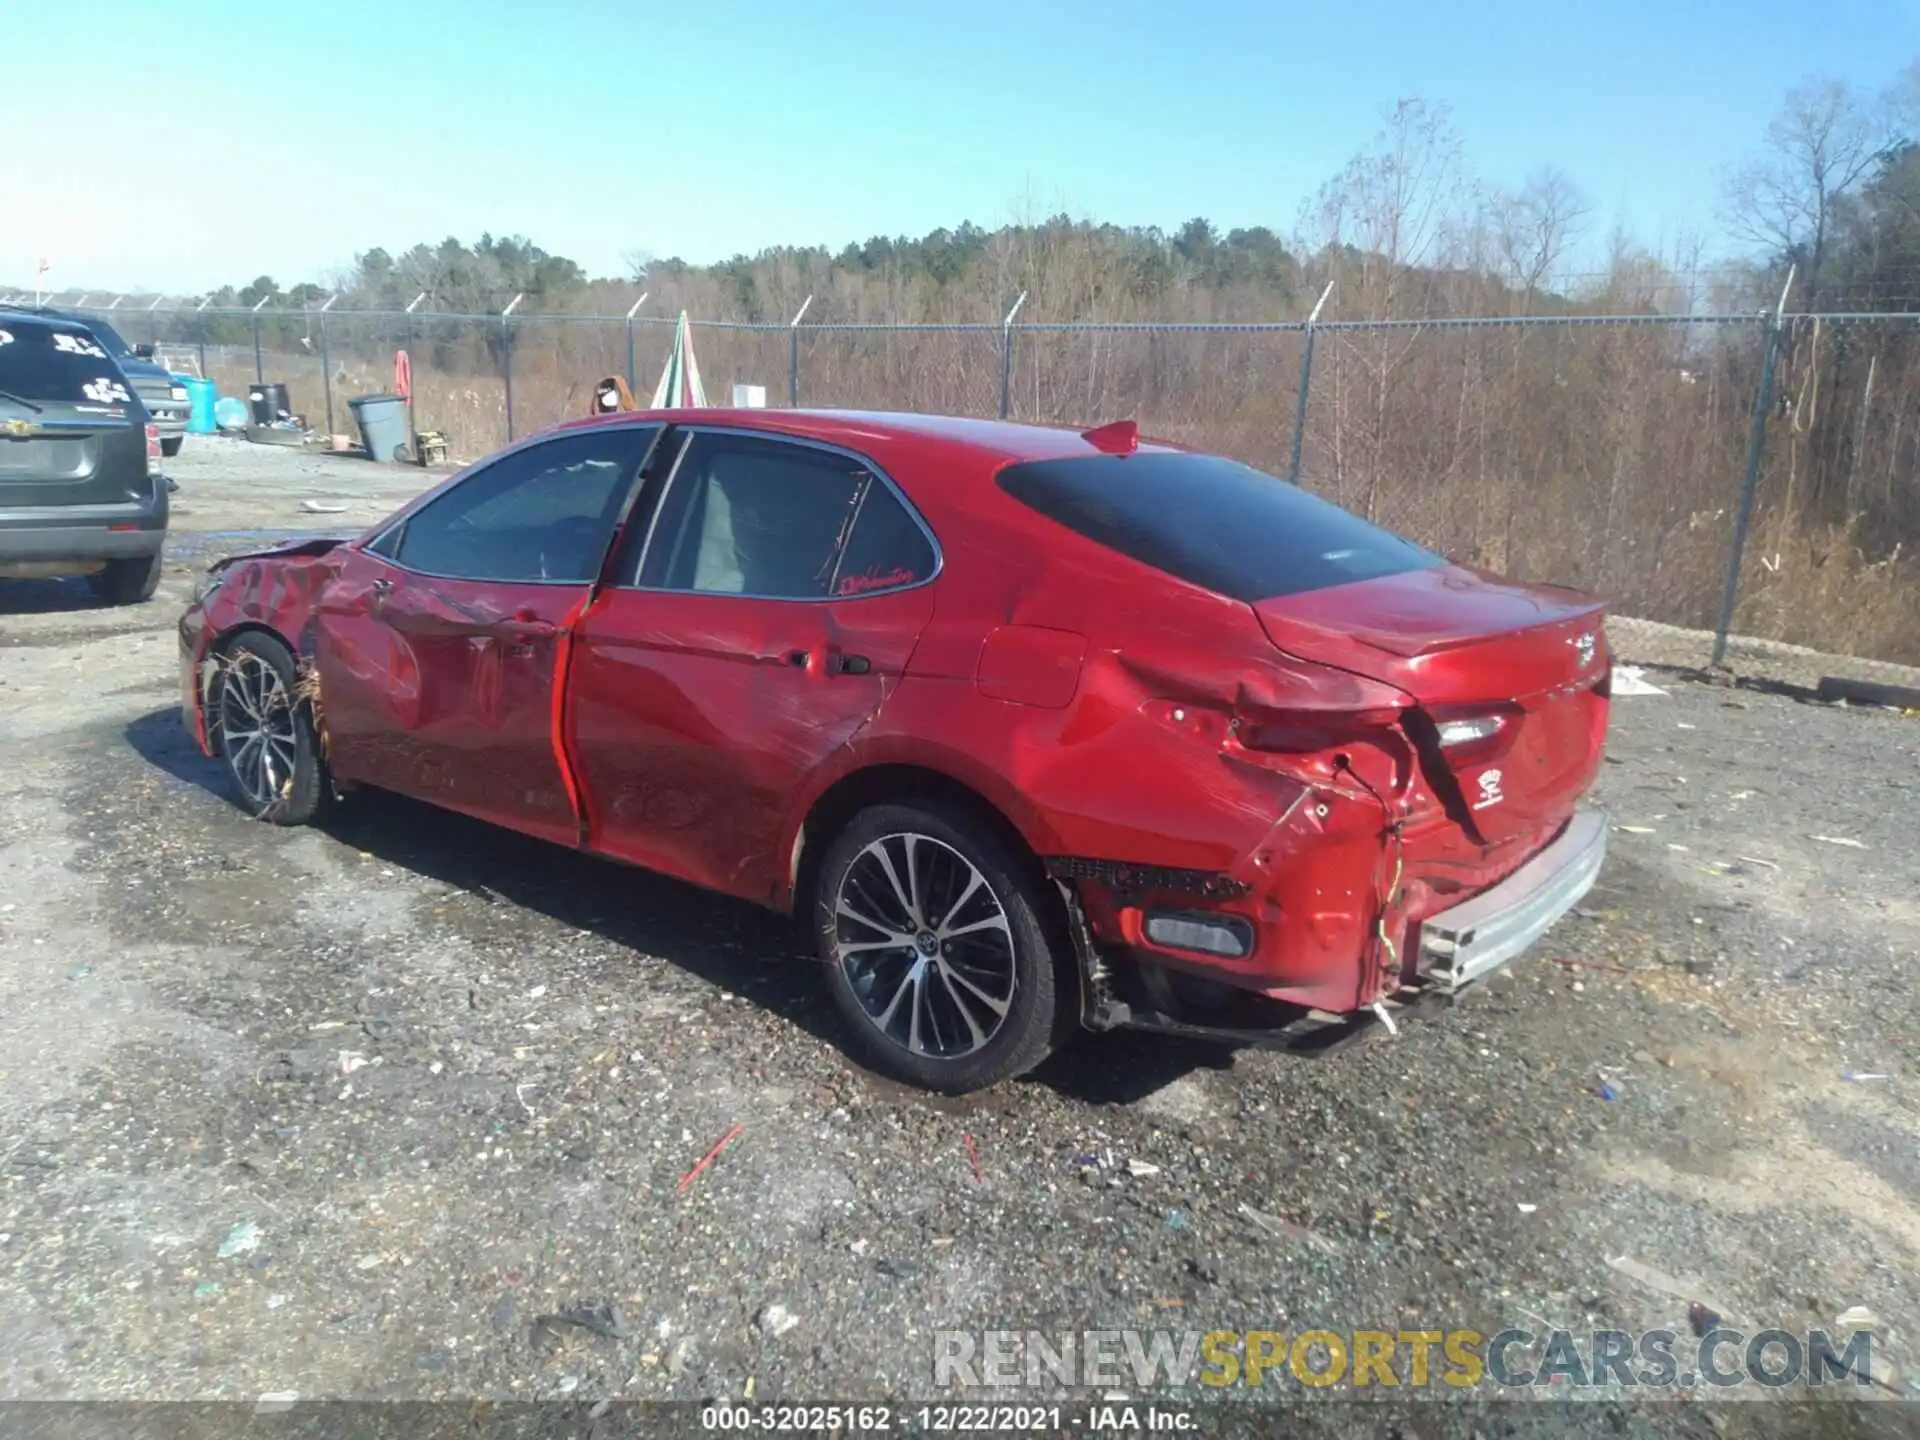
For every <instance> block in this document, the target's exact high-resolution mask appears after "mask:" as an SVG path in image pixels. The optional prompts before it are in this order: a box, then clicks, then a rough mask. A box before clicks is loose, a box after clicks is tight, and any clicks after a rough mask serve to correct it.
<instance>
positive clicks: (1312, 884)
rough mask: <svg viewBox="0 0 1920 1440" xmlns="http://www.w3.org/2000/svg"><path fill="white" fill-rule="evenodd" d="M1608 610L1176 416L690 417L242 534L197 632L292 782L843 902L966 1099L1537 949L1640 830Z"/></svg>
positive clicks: (244, 725) (630, 421) (309, 790)
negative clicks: (1600, 782) (1084, 1041)
mask: <svg viewBox="0 0 1920 1440" xmlns="http://www.w3.org/2000/svg"><path fill="white" fill-rule="evenodd" d="M1601 620H1602V607H1601V606H1600V604H1599V603H1598V602H1596V601H1594V600H1591V599H1589V598H1587V597H1584V596H1581V595H1578V594H1575V593H1573V592H1571V591H1567V590H1563V589H1559V588H1554V587H1548V586H1540V585H1522V584H1515V583H1511V582H1507V581H1503V580H1500V579H1497V578H1494V577H1492V576H1488V575H1484V574H1481V573H1479V572H1476V571H1471V570H1467V569H1464V568H1461V567H1459V566H1457V565H1453V564H1449V563H1447V562H1446V561H1444V560H1442V559H1441V558H1439V557H1438V556H1435V555H1432V554H1429V553H1427V552H1426V551H1424V550H1422V549H1420V548H1419V547H1417V546H1415V545H1412V544H1410V543H1408V542H1407V541H1405V540H1402V539H1400V538H1398V537H1396V536H1394V535H1392V534H1389V533H1387V532H1385V531H1383V530H1381V529H1379V528H1377V527H1376V526H1374V525H1371V524H1368V523H1366V522H1365V521H1362V520H1360V519H1358V518H1356V517H1355V516H1353V515H1351V514H1349V513H1347V512H1346V511H1344V510H1341V509H1339V508H1338V507H1336V506H1333V505H1331V504H1328V503H1327V502H1325V501H1323V500H1320V499H1318V498H1316V497H1314V496H1313V495H1311V494H1308V493H1307V492H1305V491H1303V490H1301V489H1298V488H1296V487H1295V486H1293V485H1290V484H1287V483H1285V482H1283V481H1281V480H1277V479H1274V478H1272V477H1270V476H1268V475H1265V474H1262V473H1260V472H1258V471H1256V470H1252V469H1249V468H1248V467H1247V466H1244V465H1241V464H1239V463H1237V462H1235V461H1232V460H1227V459H1223V458H1220V457H1218V456H1214V455H1207V454H1201V453H1196V452H1194V451H1190V450H1186V449H1182V448H1180V447H1177V446H1174V445H1169V444H1161V443H1151V442H1147V441H1144V440H1142V439H1140V437H1139V436H1138V434H1137V432H1136V430H1135V428H1134V426H1133V425H1132V424H1131V423H1130V422H1122V423H1119V424H1115V425H1108V426H1104V427H1102V428H1100V429H1096V430H1089V431H1085V432H1074V431H1071V430H1054V429H1045V428H1038V427H1032V426H1024V425H1013V424H1004V423H994V422H988V421H978V420H961V419H946V418H936V417H928V416H917V415H892V414H885V415H883V414H857V413H836V412H814V411H808V412H779V411H766V410H748V411H725V410H690V411H660V412H650V413H638V414H634V413H628V414H621V415H615V416H609V417H597V418H594V419H591V420H586V421H581V422H578V423H574V424H570V425H566V426H563V427H561V428H558V429H555V430H551V431H547V432H545V433H542V434H540V435H537V436H534V437H532V438H530V439H527V440H525V441H523V442H521V443H519V444H517V445H514V446H512V447H510V448H508V449H506V450H504V451H501V452H500V453H498V454H496V455H493V456H491V457H489V458H488V459H486V460H484V461H481V462H480V463H478V464H476V465H473V466H471V467H469V468H467V469H466V470H464V471H463V472H461V473H460V474H458V475H455V476H454V477H452V478H451V479H449V480H448V481H447V482H446V483H444V484H442V485H440V486H439V487H437V488H436V489H434V490H432V491H430V492H429V493H427V494H425V495H423V496H422V497H420V498H419V499H417V500H415V501H414V502H413V503H411V504H410V505H408V506H406V507H405V508H404V509H402V510H401V511H400V512H399V513H398V514H396V515H394V516H393V517H392V518H391V519H389V520H387V521H386V522H384V523H383V524H381V525H379V526H377V527H375V528H374V529H373V530H371V531H370V532H368V533H367V534H366V535H364V536H362V537H360V538H358V539H354V540H349V541H344V542H343V541H334V540H327V541H307V542H303V543H294V544H289V545H287V546H283V547H281V548H279V549H277V550H272V551H267V552H264V553H258V554H251V555H243V556H237V557H234V558H230V559H227V560H223V561H221V562H220V563H218V564H217V565H215V566H214V567H213V568H212V570H211V572H210V574H209V576H208V578H207V580H206V582H205V583H204V588H203V590H202V593H201V594H200V595H199V597H198V598H197V599H196V600H195V602H194V603H193V605H192V606H191V607H190V608H189V609H188V611H187V613H186V615H185V616H184V617H183V619H182V620H181V623H180V647H181V660H182V679H183V689H184V699H185V716H186V723H187V725H188V727H189V729H190V730H191V731H192V733H193V736H194V738H195V740H196V741H197V742H198V743H199V744H200V746H201V747H202V749H203V750H205V751H206V753H207V754H209V755H214V756H223V757H224V758H225V760H226V763H227V765H228V766H229V767H230V769H231V771H232V774H233V778H234V780H235V782H236V783H237V784H238V786H239V789H240V790H241V792H242V793H243V795H244V796H245V798H246V802H247V803H248V805H249V806H250V807H251V808H252V809H253V810H254V811H255V812H257V813H258V814H260V815H261V816H262V817H264V818H267V819H270V820H274V821H277V822H279V823H282V824H298V823H304V822H307V821H311V820H313V819H315V818H316V817H318V816H319V815H320V814H321V813H322V812H323V811H324V810H325V808H326V807H327V806H328V805H329V804H330V803H332V802H334V801H335V800H336V799H337V798H338V797H339V796H341V795H344V794H346V793H347V792H350V791H351V790H353V789H354V788H356V787H359V786H374V787H379V788H382V789H386V790H393V791H399V792H401V793H403V794H406V795H410V796H413V797H416V798H418V799H420V800H424V801H429V802H431V803H433V804H435V805H440V806H445V807H446V808H448V809H451V810H456V811H461V812H464V813H466V814H468V815H473V816H478V817H480V818H482V819H485V820H488V821H492V822H494V823H497V824H500V825H505V826H509V827H511V828H513V829H515V830H519V831H523V832H525V833H526V834H528V835H533V836H538V837H540V838H541V839H544V840H549V841H552V842H554V843H556V844H560V845H566V846H571V847H575V848H578V849H581V850H585V851H589V852H592V853H594V854H597V855H604V856H608V857H611V858H614V859H617V860H622V861H627V862H630V863H632V864H635V865H641V866H645V867H647V868H649V869H652V870H657V871H661V872H664V873H666V874H668V875H673V876H678V877H680V878H681V879H684V880H687V881H690V882H692V883H693V884H695V885H700V886H705V887H708V888H710V889H713V890H718V891H723V892H725V893H727V894H730V895H736V896H741V897H744V898H746V899H748V900H752V901H755V902H757V903H759V904H762V905H766V906H770V907H772V908H774V909H775V910H780V911H790V912H794V913H798V914H800V915H802V916H804V917H806V919H807V920H808V922H809V923H810V924H811V926H812V930H813V938H814V941H815V944H816V945H817V948H818V952H819V957H820V961H821V964H822V969H823V973H824V978H825V980H826V984H827V987H828V989H829V991H830V992H831V994H832V996H833V999H834V1002H835V1004H836V1006H837V1008H838V1009H839V1011H840V1012H841V1014H842V1015H843V1016H844V1019H845V1022H846V1030H847V1036H848V1040H849V1043H850V1044H851V1046H852V1048H853V1049H854V1050H855V1051H856V1053H857V1054H858V1055H859V1057H860V1058H862V1059H863V1060H865V1061H866V1062H867V1063H869V1064H870V1065H872V1066H874V1067H875V1068H877V1069H879V1070H881V1071H884V1072H887V1073H889V1074H891V1075H894V1076H896V1077H899V1078H901V1079H904V1080H907V1081H909V1082H912V1083H915V1084H918V1085H922V1086H927V1087H931V1088H935V1089H940V1090H945V1091H966V1090H973V1089H978V1088H980V1087H983V1086H987V1085H991V1084H993V1083H995V1082H997V1081H1000V1080H1003V1079H1005V1078H1007V1077H1009V1076H1012V1075H1017V1074H1020V1073H1022V1072H1024V1071H1026V1070H1029V1069H1031V1068H1032V1067H1033V1066H1035V1065H1037V1064H1038V1063H1039V1062H1040V1061H1041V1059H1042V1058H1043V1057H1045V1056H1046V1055H1047V1054H1048V1053H1049V1052H1050V1051H1051V1050H1053V1049H1054V1048H1055V1047H1056V1046H1057V1045H1059V1044H1060V1043H1061V1042H1062V1041H1063V1040H1064V1039H1065V1038H1066V1037H1067V1036H1068V1035H1069V1034H1070V1033H1071V1032H1072V1031H1073V1030H1074V1029H1075V1028H1076V1027H1085V1028H1090V1029H1096V1030H1100V1029H1109V1028H1112V1027H1115V1026H1122V1025H1126V1026H1136V1027H1142V1028H1147V1029H1154V1030H1161V1031H1166V1032H1171V1033H1176V1034H1186V1035H1201V1036H1212V1037H1217V1038H1220V1039H1222V1040H1225V1041H1228V1042H1230V1043H1234V1044H1262V1045H1273V1046H1288V1047H1304V1048H1314V1047H1322V1046H1327V1045H1330V1044H1332V1043H1334V1042H1336V1041H1338V1040H1342V1039H1345V1038H1348V1037H1351V1036H1352V1035H1354V1034H1357V1033H1359V1031H1360V1029H1361V1028H1363V1027H1364V1026H1366V1025H1369V1024H1377V1023H1381V1022H1384V1023H1386V1024H1388V1025H1391V1024H1393V1023H1394V1021H1395V1019H1396V1017H1397V1016H1398V1015H1404V1014H1406V1013H1408V1012H1409V1010H1410V1009H1411V1008H1412V1007H1413V1006H1414V1005H1415V1004H1416V1003H1417V1002H1432V1001H1444V999H1446V998H1447V997H1450V996H1452V995H1453V994H1455V993H1456V992H1458V991H1459V990H1460V989H1461V988H1462V987H1464V986H1467V985H1469V984H1471V983H1472V982H1474V981H1475V980H1477V979H1479V978H1480V977H1482V976H1485V975H1486V974H1488V973H1489V972H1490V971H1492V970H1494V969H1496V968H1498V967H1500V966H1502V965H1505V964H1506V963H1507V962H1509V961H1510V960H1512V959H1513V958H1514V957H1515V956H1516V955H1518V954H1519V953H1520V952H1521V951H1522V950H1524V949H1525V948H1526V947H1527V946H1528V945H1530V944H1531V943H1532V942H1533V941H1534V940H1535V939H1537V938H1538V937H1539V936H1540V934H1541V933H1542V932H1543V931H1545V930H1546V929H1547V927H1548V926H1549V925H1551V924H1552V923H1553V922H1554V921H1555V920H1556V919H1557V918H1558V917H1559V916H1561V915H1562V914H1564V913H1565V912H1566V911H1567V910H1568V909H1569V908H1570V907H1572V906H1573V905H1574V904H1575V903H1576V902H1577V901H1578V900H1579V899H1580V897H1581V896H1582V895H1584V894H1585V893H1586V891H1587V889H1588V887H1589V886H1591V885H1592V883H1593V880H1594V876H1595V874H1596V873H1597V872H1598V870H1599V868H1600V865H1601V862H1602V859H1603V858H1604V854H1605V846H1606V827H1605V824H1604V823H1603V821H1602V819H1601V817H1600V816H1599V814H1598V813H1597V812H1595V811H1593V810H1590V809H1588V808H1585V807H1583V806H1582V804H1581V803H1580V802H1581V797H1582V795H1583V794H1584V793H1585V792H1586V790H1587V789H1588V787H1589V785H1590V784H1591V783H1592V781H1593V779H1594V776H1595V773H1596V771H1597V769H1598V767H1599V764H1600V757H1601V750H1602V746H1603V744H1604V740H1605V732H1606V723H1607V711H1608V697H1609V676H1610V673H1611V667H1610V663H1609V657H1608V652H1607V646H1606V639H1605V635H1604V633H1603V631H1602V628H1601Z"/></svg>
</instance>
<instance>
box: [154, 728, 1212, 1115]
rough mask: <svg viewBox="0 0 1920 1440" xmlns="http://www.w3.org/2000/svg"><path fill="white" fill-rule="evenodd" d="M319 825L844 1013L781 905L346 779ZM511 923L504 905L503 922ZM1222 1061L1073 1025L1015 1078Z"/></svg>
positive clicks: (165, 752)
mask: <svg viewBox="0 0 1920 1440" xmlns="http://www.w3.org/2000/svg"><path fill="white" fill-rule="evenodd" d="M125 735H126V740H127V743H128V744H129V745H130V746H131V747H132V749H133V750H134V752H135V753H136V754H138V755H139V756H140V757H141V758H142V759H143V760H145V761H146V762H147V763H148V764H150V765H153V766H155V767H156V768H158V769H160V770H163V771H165V772H166V773H167V774H169V775H171V776H173V777H174V778H175V779H177V780H180V781H183V782H185V783H187V784H190V785H193V786H196V787H198V788H199V789H202V790H205V791H207V792H208V793H209V794H211V795H214V796H216V797H217V798H218V799H220V800H221V801H222V802H223V803H225V804H228V805H234V804H235V801H234V793H235V792H234V787H233V785H232V784H231V782H230V781H229V780H228V777H227V772H226V767H225V766H224V765H223V764H222V763H221V762H220V761H218V760H210V759H208V758H207V757H206V756H204V755H202V754H201V753H200V752H199V750H198V749H197V748H195V746H194V744H193V741H192V739H191V738H190V737H189V736H188V735H187V733H186V730H185V728H184V727H183V726H182V725H181V723H180V712H179V710H178V709H175V708H169V709H164V710H156V711H153V712H151V713H149V714H146V715H143V716H141V717H140V718H139V719H137V720H134V721H133V722H132V723H130V724H129V725H128V726H127V727H126V730H125ZM236 808H237V807H236ZM325 829H326V831H327V833H328V834H329V835H331V836H333V838H335V839H336V840H338V841H339V842H340V843H341V844H343V845H349V846H351V847H353V848H354V849H355V850H360V851H365V852H366V853H368V854H371V855H373V856H375V857H376V858H378V859H379V860H381V861H383V862H385V863H386V864H388V865H392V866H395V867H398V868H404V869H407V870H410V871H412V872H413V873H414V874H416V875H422V876H426V877H428V878H430V879H433V880H437V881H439V882H440V883H442V884H445V885H449V886H453V887H456V888H458V889H461V890H465V891H467V892H469V893H470V894H473V895H475V896H478V897H479V898H480V899H482V900H484V901H486V902H488V903H489V904H495V903H499V902H505V903H506V904H508V905H511V906H517V907H519V908H520V909H522V910H525V911H529V912H531V913H533V914H537V915H544V916H546V917H547V918H548V919H551V920H554V921H557V922H558V923H560V924H562V925H566V926H570V927H572V928H574V929H577V930H585V931H587V932H589V933H591V934H594V935H598V936H600V937H602V938H603V939H606V940H609V941H611V942H613V943H614V944H616V945H619V946H621V947H623V948H626V949H630V950H636V951H639V952H641V953H642V954H647V955H657V956H659V957H660V958H661V959H663V960H666V961H668V962H669V963H671V964H673V965H675V966H677V967H678V968H680V969H682V970H684V971H686V972H687V973H688V974H691V975H695V976H698V977H699V978H700V979H702V980H705V981H707V982H708V983H709V984H711V985H716V986H718V987H720V988H721V989H723V990H728V991H731V992H732V993H734V994H736V995H739V996H741V997H743V998H744V999H746V1000H748V1001H750V1002H751V1003H753V1004H755V1005H759V1006H760V1007H761V1008H763V1009H765V1010H768V1011H771V1012H772V1013H774V1014H776V1015H778V1016H780V1017H781V1018H782V1019H783V1020H786V1021H788V1022H790V1023H792V1024H794V1025H797V1026H799V1027H800V1028H801V1029H803V1030H805V1031H806V1032H807V1033H808V1034H810V1035H813V1036H814V1037H815V1038H817V1039H820V1040H822V1041H824V1042H826V1043H827V1044H829V1045H833V1046H835V1047H836V1048H839V1047H841V1046H842V1043H843V1039H844V1032H843V1029H842V1024H843V1022H842V1021H841V1019H840V1017H839V1016H838V1014H836V1013H835V1011H834V1009H833V1007H832V1004H831V1002H830V1001H829V999H828V997H827V992H826V987H825V986H824V985H823V984H821V982H820V978H819V975H818V973H817V968H816V967H817V965H818V961H817V960H816V958H815V957H814V955H813V952H812V950H811V948H810V947H809V945H808V943H807V936H806V935H805V933H804V932H803V931H802V929H801V928H800V926H799V925H797V924H796V923H795V922H794V921H793V920H791V919H789V918H788V917H786V916H783V915H778V914H775V913H774V912H772V911H770V910H763V909H761V908H760V907H759V906H756V905H749V904H747V903H746V902H745V901H742V900H735V899H733V898H731V897H729V896H725V895H718V894H715V893H713V892H711V891H707V890H701V889H699V888H697V887H695V886H692V885H687V884H684V883H682V882H680V881H678V880H672V879H668V878H667V877H666V876H663V875H657V874H654V873H653V872H652V871H648V870H641V869H636V868H634V867H631V866H626V865H620V864H617V863H615V862H613V861H610V860H602V859H599V858H598V857H596V856H592V855H585V854H581V853H580V852H578V851H574V850H568V849H565V848H563V847H561V846H558V845H552V844H549V843H547V842H546V841H543V840H535V839H532V838H531V837H529V836H525V835H521V834H519V833H517V832H515V831H512V830H507V829H504V828H502V827H500V826H498V825H490V824H487V823H486V822H484V821H480V820H474V819H471V818H469V817H468V816H465V815H458V814H455V813H454V812H452V811H449V810H441V809H438V808H436V807H434V806H431V805H427V804H424V803H422V802H420V801H416V800H409V799H406V798H405V797H403V796H399V795H391V794H387V793H384V792H381V791H377V790H363V791H356V792H355V793H354V794H353V795H352V796H351V797H349V799H348V800H347V801H346V802H345V803H343V804H341V805H340V806H338V807H336V809H335V810H334V812H333V814H332V815H331V816H330V817H329V818H328V820H327V822H326V826H325ZM510 923H511V919H510V915H509V914H507V913H503V915H502V924H503V925H505V924H510ZM851 1063H852V1062H851V1061H849V1064H851ZM1231 1064H1232V1052H1231V1051H1229V1050H1226V1049H1224V1048H1221V1047H1218V1046H1211V1045H1205V1044H1200V1043H1197V1042H1194V1041H1189V1040H1181V1039H1175V1038H1172V1037H1168V1036H1156V1035H1148V1034H1144V1033H1141V1032H1127V1031H1122V1032H1117V1033H1113V1034H1106V1035H1077V1036H1075V1037H1074V1038H1073V1039H1072V1040H1071V1041H1070V1042H1069V1043H1068V1044H1067V1045H1065V1046H1064V1047H1062V1049H1061V1050H1060V1051H1058V1052H1057V1053H1056V1054H1054V1055H1053V1056H1052V1057H1051V1058H1050V1059H1049V1060H1048V1061H1047V1062H1046V1063H1045V1064H1044V1065H1042V1066H1041V1067H1040V1068H1039V1069H1038V1070H1036V1071H1035V1072H1033V1074H1032V1075H1031V1076H1029V1077H1028V1079H1027V1081H1026V1082H1024V1083H1030V1084H1040V1085H1045V1086H1046V1087H1047V1088H1049V1089H1051V1090H1054V1091H1056V1092H1057V1093H1059V1094H1061V1095H1063V1096H1066V1097H1068V1098H1071V1099H1075V1100H1079V1101H1082V1102H1084V1103H1087V1104H1093V1105H1125V1104H1129V1103H1131V1102H1133V1101H1135V1100H1138V1099H1140V1098H1141V1097H1142V1096H1144V1095H1148V1094H1151V1093H1153V1092H1154V1091H1156V1090H1158V1089H1160V1088H1161V1087H1162V1086H1165V1085H1167V1084H1168V1083H1170V1082H1172V1081H1174V1080H1177V1079H1179V1078H1180V1077H1182V1076H1184V1075H1187V1074H1189V1073H1191V1072H1193V1071H1194V1070H1199V1069H1210V1068H1213V1069H1217V1068H1225V1067H1227V1066H1230V1065H1231ZM876 1083H877V1084H880V1085H882V1086H883V1087H885V1088H888V1089H897V1088H898V1087H894V1086H891V1085H890V1083H889V1082H885V1081H876ZM902 1093H903V1094H907V1095H912V1096H913V1097H914V1098H916V1099H921V1100H926V1099H927V1097H924V1096H920V1095H919V1094H918V1092H913V1091H903V1092H902ZM935 1103H937V1102H935ZM947 1103H948V1104H953V1103H958V1104H961V1105H966V1104H970V1103H972V1102H971V1101H960V1102H947Z"/></svg>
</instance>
